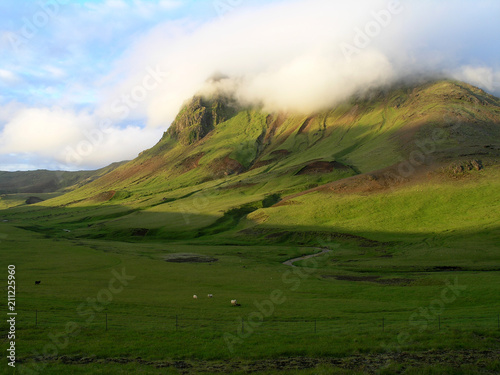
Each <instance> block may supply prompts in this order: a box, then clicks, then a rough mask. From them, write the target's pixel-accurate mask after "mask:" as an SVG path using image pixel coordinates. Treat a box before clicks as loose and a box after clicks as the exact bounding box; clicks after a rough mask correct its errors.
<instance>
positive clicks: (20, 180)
mask: <svg viewBox="0 0 500 375" xmlns="http://www.w3.org/2000/svg"><path fill="white" fill-rule="evenodd" d="M124 163H125V162H120V163H113V164H111V165H109V166H107V167H104V168H101V169H99V170H96V171H77V172H67V171H48V170H37V171H27V172H21V171H19V172H2V171H0V194H15V193H54V192H57V191H69V190H72V189H76V188H79V187H81V186H83V185H85V184H88V183H90V182H92V181H94V180H95V179H97V178H99V177H101V176H103V175H105V174H106V173H109V172H111V171H113V170H114V169H115V168H118V167H119V166H120V165H122V164H124Z"/></svg>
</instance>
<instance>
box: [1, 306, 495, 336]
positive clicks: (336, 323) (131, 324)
mask: <svg viewBox="0 0 500 375" xmlns="http://www.w3.org/2000/svg"><path fill="white" fill-rule="evenodd" d="M17 313H18V315H17V317H16V321H17V327H18V329H45V328H54V327H58V326H64V325H65V324H66V323H68V322H74V323H76V324H78V325H79V326H81V327H83V328H89V329H95V330H102V331H111V330H113V331H121V330H134V331H135V330H136V331H144V330H152V331H158V330H160V331H177V332H182V331H196V330H212V331H216V332H230V331H243V332H244V331H246V330H248V329H254V328H255V327H259V329H260V330H265V331H267V332H269V331H276V332H280V331H282V332H286V333H287V334H305V333H315V334H320V333H342V332H353V331H355V332H376V331H379V332H392V331H397V330H401V329H407V328H409V327H416V328H418V327H419V325H420V326H421V327H423V326H424V325H425V328H426V329H432V330H434V331H442V330H447V329H462V330H463V329H466V330H473V329H488V330H499V331H500V314H493V313H492V314H489V315H476V316H460V315H452V316H446V315H436V316H434V317H433V318H432V319H424V317H420V318H419V319H420V320H418V319H413V320H412V319H411V318H409V316H408V315H403V314H401V315H394V314H393V315H389V314H388V315H387V316H380V314H377V316H375V317H374V316H370V314H366V315H367V316H366V317H362V318H360V317H352V318H346V317H343V316H342V317H320V318H309V319H300V318H297V319H294V318H289V319H279V318H274V317H269V318H265V317H264V316H262V315H260V316H259V314H256V315H255V316H254V317H253V318H252V317H249V316H247V315H244V316H243V317H233V318H197V317H193V316H187V315H182V314H178V315H169V316H160V315H158V314H154V313H144V314H141V315H132V314H130V313H129V312H123V311H101V312H95V311H94V312H90V311H86V312H82V313H80V314H79V313H76V312H75V310H61V309H57V310H50V311H48V310H36V309H35V310H18V311H17ZM1 326H2V328H4V327H3V326H5V322H2V324H1Z"/></svg>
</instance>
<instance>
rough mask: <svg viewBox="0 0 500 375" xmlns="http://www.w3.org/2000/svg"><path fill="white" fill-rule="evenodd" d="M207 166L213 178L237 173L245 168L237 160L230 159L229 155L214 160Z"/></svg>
mask: <svg viewBox="0 0 500 375" xmlns="http://www.w3.org/2000/svg"><path fill="white" fill-rule="evenodd" d="M209 168H210V171H211V172H212V173H213V175H214V178H221V177H224V176H229V175H233V174H239V173H242V172H244V171H245V168H244V167H243V166H242V165H241V164H240V163H239V162H238V161H236V160H234V159H231V158H230V157H229V156H226V157H225V158H220V159H216V160H214V161H213V162H212V163H210V167H209Z"/></svg>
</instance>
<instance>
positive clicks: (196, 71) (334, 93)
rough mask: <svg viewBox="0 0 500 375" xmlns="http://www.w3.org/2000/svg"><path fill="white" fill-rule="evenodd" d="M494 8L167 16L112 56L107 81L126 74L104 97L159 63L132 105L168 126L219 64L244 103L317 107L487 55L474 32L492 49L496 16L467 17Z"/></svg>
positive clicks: (317, 7)
mask: <svg viewBox="0 0 500 375" xmlns="http://www.w3.org/2000/svg"><path fill="white" fill-rule="evenodd" d="M483 3H488V4H489V6H484V4H483ZM390 4H392V5H390ZM394 4H396V5H394ZM481 4H483V6H481ZM471 7H473V8H471ZM494 9H496V10H498V11H500V4H496V3H492V2H488V1H479V2H475V3H474V4H472V3H471V2H468V1H464V2H462V3H456V2H453V1H450V0H444V1H442V2H440V3H439V4H438V5H436V4H435V3H434V2H431V1H407V2H401V3H400V4H399V5H397V2H396V3H395V2H387V1H378V0H376V1H373V0H358V1H353V2H340V1H324V0H312V1H311V0H308V1H305V0H297V1H288V2H282V3H277V4H271V5H269V4H268V5H267V6H262V7H257V8H253V9H252V8H250V9H249V8H244V7H241V8H238V7H235V9H234V11H233V12H232V13H230V14H229V15H227V16H226V17H224V18H217V19H215V20H213V21H211V22H208V23H206V24H203V25H198V24H192V23H189V22H187V23H182V22H177V23H171V22H169V23H165V24H162V25H159V26H158V27H156V28H155V29H152V30H151V31H149V32H148V33H146V34H144V35H143V36H141V37H140V38H138V39H137V40H136V41H135V43H134V44H132V45H131V46H130V48H129V50H128V51H127V53H126V54H124V56H123V57H122V58H121V59H119V60H117V61H116V62H115V66H114V71H113V73H112V74H110V75H109V76H108V78H107V79H108V83H110V82H113V81H114V80H116V78H117V76H119V77H120V80H119V83H118V84H116V85H108V87H107V88H106V90H104V91H103V94H104V96H105V98H103V100H104V101H105V102H106V101H107V102H108V103H109V102H110V101H111V100H112V99H113V98H116V97H119V96H120V95H121V94H122V93H123V92H128V91H130V89H131V88H132V87H134V85H137V82H140V80H141V78H142V76H143V75H144V69H145V67H147V66H155V65H159V66H161V67H162V69H163V70H165V71H167V72H169V73H170V77H169V78H168V79H166V80H165V82H164V83H163V84H162V85H161V86H160V87H158V88H157V89H155V90H154V91H153V92H151V93H149V94H148V96H147V98H146V99H145V100H144V101H143V102H141V103H138V105H137V107H136V108H134V109H133V111H132V114H131V116H136V117H137V118H146V119H147V124H148V125H149V126H152V127H163V128H165V127H166V126H168V124H169V123H170V122H171V121H172V120H173V118H174V117H175V115H176V114H177V112H178V110H179V108H180V106H181V105H182V103H183V102H184V101H185V100H186V99H188V98H189V97H190V96H192V95H194V94H195V93H196V92H198V91H199V90H200V89H201V88H202V87H204V86H205V80H206V79H207V78H208V77H209V76H210V75H212V74H213V73H215V72H221V73H224V74H227V75H229V76H231V77H233V78H234V82H227V81H226V82H225V84H226V85H229V86H231V87H232V88H233V89H235V90H236V95H237V96H238V97H239V98H240V99H241V100H242V101H243V102H245V103H249V102H250V103H263V104H264V106H265V107H266V108H268V109H270V110H290V109H295V110H301V111H314V110H318V109H321V108H324V107H325V106H330V105H334V104H335V103H337V102H339V101H340V100H343V99H345V98H347V97H348V96H350V95H352V94H353V93H355V92H358V91H360V90H363V89H366V88H368V87H371V86H373V85H378V84H391V83H392V82H394V81H397V80H401V79H406V78H408V77H414V76H417V75H422V74H424V75H425V74H430V75H435V74H441V75H443V74H445V75H448V76H453V75H454V74H455V73H456V71H457V70H459V69H460V66H461V65H463V62H464V61H467V60H474V59H476V60H477V59H480V58H481V57H482V55H485V54H484V51H486V49H483V50H482V49H478V48H479V47H478V46H477V44H476V43H475V42H476V41H477V40H479V39H481V41H482V43H483V44H486V45H489V46H490V48H494V47H493V46H494V45H496V41H495V36H494V35H496V30H497V29H498V31H500V27H499V26H497V24H498V23H497V22H496V21H495V20H494V19H493V18H492V19H489V20H483V22H473V19H472V18H471V19H469V23H467V22H463V21H464V18H467V17H478V16H480V15H485V14H489V13H492V12H494ZM485 30H488V33H486V34H485V33H484V31H485ZM346 46H350V47H352V48H350V49H348V50H347V51H346ZM488 53H491V52H488ZM491 60H494V59H492V58H491V57H490V58H489V61H490V62H491ZM464 72H465V73H467V74H463V75H462V77H463V79H464V80H469V82H470V83H475V84H479V85H480V86H483V87H484V88H488V87H490V88H491V84H492V83H491V79H489V78H484V77H483V78H482V79H476V78H478V77H475V76H476V75H477V74H478V73H479V72H478V71H476V72H475V74H472V72H467V71H466V69H465V70H464ZM219 85H220V83H219ZM488 85H489V86H488ZM486 86H488V87H486ZM108 107H109V105H108ZM101 110H104V106H103V107H101Z"/></svg>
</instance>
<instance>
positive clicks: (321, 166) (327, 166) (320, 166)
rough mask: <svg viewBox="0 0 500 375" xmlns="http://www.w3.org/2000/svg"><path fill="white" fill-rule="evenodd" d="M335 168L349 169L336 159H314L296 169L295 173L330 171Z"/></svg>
mask: <svg viewBox="0 0 500 375" xmlns="http://www.w3.org/2000/svg"><path fill="white" fill-rule="evenodd" d="M335 169H342V170H346V169H349V167H347V166H345V165H344V164H342V163H339V162H337V161H315V162H313V163H310V164H308V165H306V166H305V167H304V168H302V169H301V170H300V171H298V172H297V175H303V174H320V173H330V172H333V170H335Z"/></svg>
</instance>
